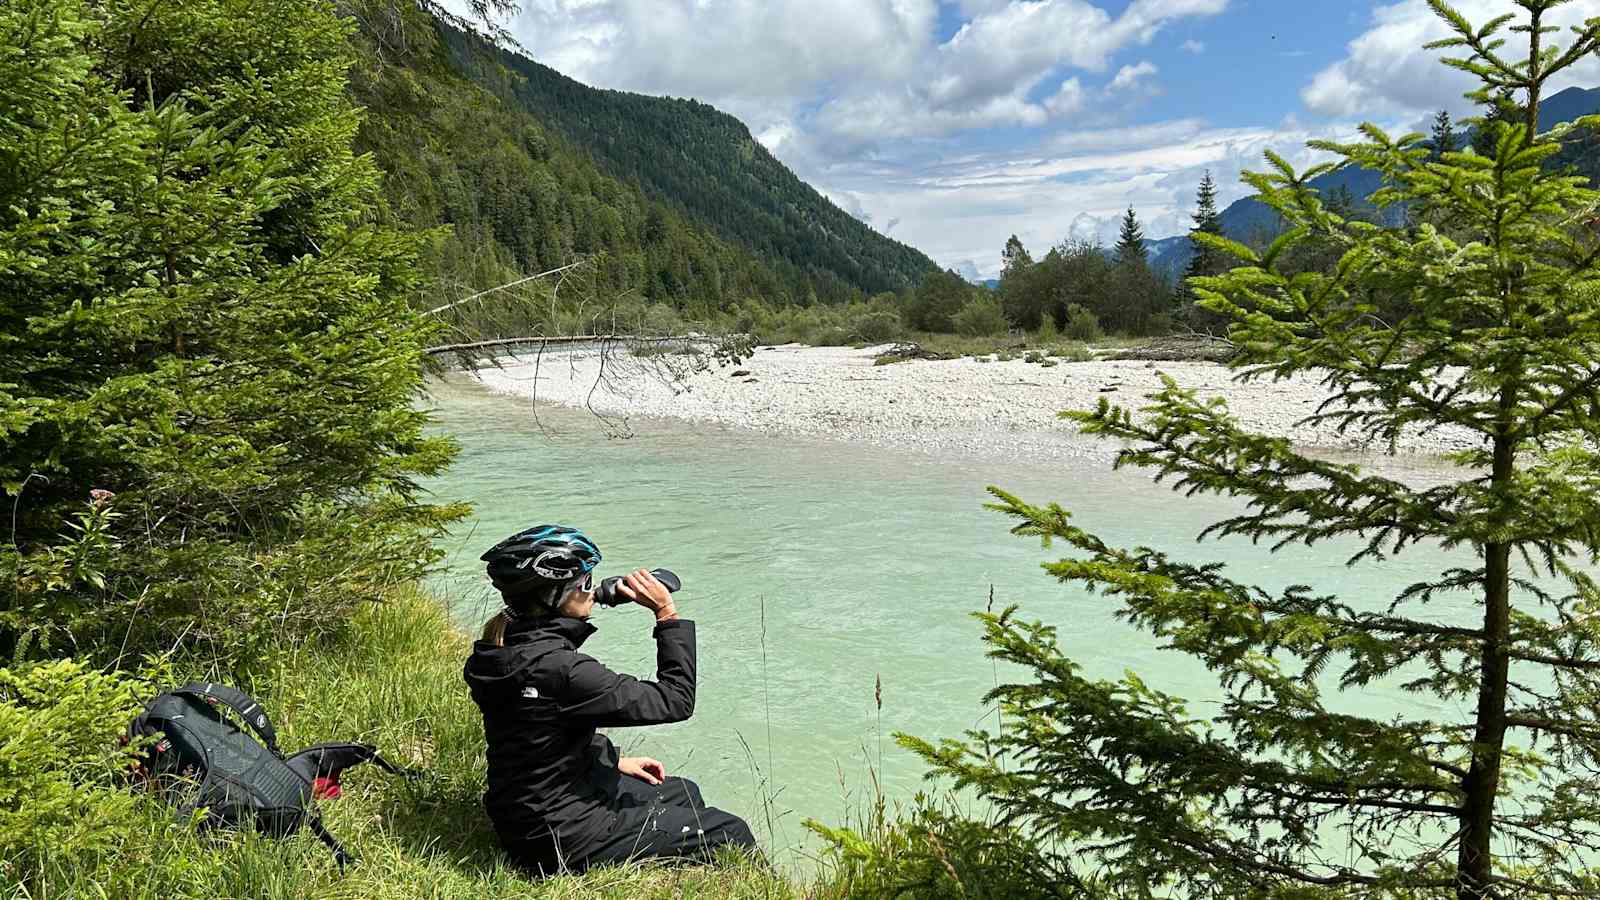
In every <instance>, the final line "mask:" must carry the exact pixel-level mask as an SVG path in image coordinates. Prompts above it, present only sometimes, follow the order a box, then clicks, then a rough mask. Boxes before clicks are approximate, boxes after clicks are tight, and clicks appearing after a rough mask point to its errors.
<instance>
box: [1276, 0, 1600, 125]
mask: <svg viewBox="0 0 1600 900" xmlns="http://www.w3.org/2000/svg"><path fill="white" fill-rule="evenodd" d="M1453 5H1454V7H1455V8H1456V9H1457V10H1459V11H1460V12H1461V14H1462V15H1464V16H1466V17H1467V20H1468V21H1470V22H1472V23H1473V24H1474V25H1475V26H1481V25H1482V24H1484V23H1486V22H1488V21H1489V20H1490V19H1492V18H1494V17H1496V16H1499V15H1503V14H1505V13H1516V14H1518V16H1517V21H1524V20H1525V18H1526V16H1525V14H1524V13H1522V11H1521V9H1520V8H1519V7H1518V6H1517V5H1516V4H1515V3H1514V2H1513V0H1457V2H1455V3H1454V4H1453ZM1594 12H1595V10H1594V8H1593V6H1592V5H1591V4H1590V3H1572V4H1568V5H1566V6H1561V7H1557V8H1556V9H1555V10H1554V11H1552V12H1551V13H1550V14H1549V15H1548V16H1547V17H1546V19H1545V21H1546V23H1547V24H1550V25H1555V26H1558V27H1559V28H1560V32H1559V33H1558V34H1556V35H1553V36H1552V39H1553V40H1557V41H1559V40H1561V38H1562V36H1564V35H1566V34H1567V27H1568V26H1570V25H1576V24H1579V23H1580V22H1582V21H1583V20H1584V19H1585V18H1586V17H1587V16H1591V15H1594ZM1448 36H1449V30H1448V28H1447V27H1446V25H1445V24H1444V23H1443V22H1442V21H1441V20H1440V19H1439V18H1438V16H1436V15H1435V14H1434V13H1433V11H1432V10H1431V9H1429V8H1428V5H1427V3H1426V2H1425V0H1402V2H1398V3H1393V4H1391V5H1388V6H1381V7H1379V8H1378V9H1376V10H1375V11H1374V12H1373V14H1372V22H1371V24H1370V26H1369V27H1368V29H1367V30H1366V31H1365V32H1363V33H1362V34H1361V35H1360V36H1359V37H1357V38H1356V39H1355V40H1353V41H1351V42H1350V43H1349V45H1348V47H1347V48H1346V56H1345V58H1344V59H1342V60H1340V61H1338V62H1336V63H1334V64H1333V65H1331V66H1328V67H1327V68H1325V69H1323V70H1322V71H1320V72H1318V73H1317V74H1316V76H1315V77H1314V78H1313V79H1312V80H1311V83H1310V84H1308V85H1306V87H1305V88H1304V89H1303V90H1302V91H1301V93H1300V97H1301V99H1302V100H1303V101H1304V102H1305V104H1306V106H1307V107H1308V108H1310V109H1311V110H1312V111H1313V112H1317V113H1321V114H1324V115H1330V116H1358V117H1363V118H1371V117H1376V116H1386V115H1400V114H1405V115H1410V116H1412V117H1415V116H1418V115H1421V114H1424V113H1427V112H1431V111H1433V110H1437V109H1441V108H1443V109H1449V110H1450V111H1451V112H1455V113H1462V112H1465V111H1467V109H1468V107H1469V106H1470V104H1469V103H1468V102H1467V101H1466V100H1464V99H1463V98H1462V96H1461V95H1462V94H1463V93H1465V92H1466V91H1467V90H1469V89H1471V88H1473V87H1474V86H1475V80H1474V79H1473V78H1472V77H1471V76H1469V75H1467V74H1465V73H1463V72H1460V71H1458V70H1456V69H1452V68H1449V67H1447V66H1444V65H1443V64H1441V63H1440V62H1439V58H1440V56H1441V55H1443V54H1441V53H1440V51H1437V50H1424V49H1423V45H1424V44H1426V43H1427V42H1429V41H1433V40H1437V39H1439V38H1443V37H1448ZM1505 36H1506V37H1507V38H1509V39H1510V40H1511V41H1513V42H1515V41H1516V40H1517V39H1518V38H1519V35H1516V34H1512V33H1509V32H1508V33H1506V34H1505ZM1451 55H1456V54H1451ZM1558 78H1560V81H1559V83H1557V84H1554V85H1553V90H1561V89H1562V88H1565V87H1570V86H1572V85H1574V84H1580V85H1583V86H1585V87H1592V86H1594V85H1595V84H1597V83H1600V60H1597V59H1595V58H1593V57H1591V58H1590V59H1588V60H1586V61H1585V62H1583V63H1581V64H1580V65H1578V66H1575V67H1574V68H1573V69H1570V70H1568V72H1567V73H1566V74H1565V75H1564V76H1558Z"/></svg>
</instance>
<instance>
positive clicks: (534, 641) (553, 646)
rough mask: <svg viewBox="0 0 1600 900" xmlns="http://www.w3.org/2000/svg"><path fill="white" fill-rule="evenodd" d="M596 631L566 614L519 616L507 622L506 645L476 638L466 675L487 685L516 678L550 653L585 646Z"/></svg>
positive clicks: (478, 682) (591, 626)
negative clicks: (529, 617) (532, 617)
mask: <svg viewBox="0 0 1600 900" xmlns="http://www.w3.org/2000/svg"><path fill="white" fill-rule="evenodd" d="M595 630H596V629H595V627H594V626H593V625H591V624H589V623H588V622H587V621H585V620H583V619H573V618H570V617H566V616H556V617H539V618H534V619H519V620H517V621H513V622H511V623H510V624H508V625H506V636H505V645H504V646H497V645H495V644H490V643H487V642H485V641H474V642H473V644H472V655H471V656H470V657H468V658H467V665H466V669H465V671H464V672H463V673H462V674H463V675H464V676H465V677H466V679H467V681H468V682H469V683H477V684H481V685H483V686H485V687H488V686H490V685H493V684H495V683H497V682H502V681H505V680H506V679H516V678H518V677H519V676H520V674H521V673H522V672H523V670H525V669H528V668H530V667H532V666H533V665H534V664H536V663H537V662H538V661H539V659H540V658H541V657H543V656H544V655H545V654H547V653H551V652H553V651H556V650H575V649H577V648H578V647H581V646H583V642H584V641H586V640H588V639H589V635H591V634H594V633H595Z"/></svg>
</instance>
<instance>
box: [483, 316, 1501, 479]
mask: <svg viewBox="0 0 1600 900" xmlns="http://www.w3.org/2000/svg"><path fill="white" fill-rule="evenodd" d="M884 349H885V348H884V347H868V348H864V349H855V348H850V347H805V346H799V345H784V346H779V347H762V348H760V349H758V350H757V351H756V353H755V355H754V356H753V357H752V358H750V359H748V360H746V361H745V362H744V363H743V364H741V365H739V366H737V367H733V366H730V367H725V368H720V369H719V368H717V367H715V366H713V367H711V368H709V369H707V370H705V371H701V372H689V371H688V370H687V363H686V358H685V357H672V356H662V357H651V358H643V359H640V358H634V357H632V356H629V355H628V354H627V353H626V351H623V350H621V349H618V348H615V347H613V348H612V349H610V351H609V352H607V353H601V352H600V351H599V350H597V349H595V348H592V347H589V348H577V349H571V350H563V351H560V352H546V353H545V354H543V356H541V357H540V358H538V359H537V360H535V359H533V358H531V357H520V358H515V359H503V360H501V361H500V366H499V367H498V368H485V369H482V370H480V371H478V372H477V373H476V377H477V378H478V380H479V381H480V382H482V384H483V385H484V386H485V387H487V388H488V389H489V390H491V391H495V392H499V393H504V394H509V395H514V396H519V397H525V398H529V399H531V400H533V401H534V402H535V403H537V404H558V405H561V406H569V407H576V408H586V409H590V410H592V411H594V412H596V413H599V414H601V415H604V416H607V417H613V418H629V417H636V416H644V417H660V418H671V419H679V420H684V421H689V422H696V423H704V424H714V425H718V426H725V427H731V428H742V429H754V430H756V431H761V432H767V433H774V434H800V435H808V436H820V437H825V438H830V439H840V440H847V441H855V442H864V443H869V444H875V445H882V446H892V447H902V448H910V449H921V450H927V451H932V452H936V453H960V454H971V455H976V456H980V457H984V458H992V459H1011V458H1018V459H1021V458H1033V459H1038V458H1041V457H1044V458H1066V457H1084V456H1101V455H1105V454H1108V453H1110V452H1112V451H1114V450H1115V445H1114V444H1109V443H1108V442H1106V441H1100V440H1094V439H1090V438H1085V437H1084V436H1082V435H1080V434H1078V433H1077V432H1076V430H1075V429H1074V427H1073V425H1072V423H1071V422H1066V421H1062V420H1060V419H1059V418H1058V417H1057V413H1059V412H1060V411H1062V410H1065V409H1092V408H1094V406H1095V405H1096V404H1097V403H1099V401H1100V399H1101V398H1102V397H1105V398H1108V399H1109V400H1110V401H1111V402H1113V403H1116V404H1119V405H1122V406H1126V407H1129V408H1132V409H1135V410H1137V409H1138V408H1140V407H1142V406H1145V405H1147V401H1146V399H1145V398H1146V397H1147V396H1148V395H1150V394H1151V393H1153V392H1155V391H1157V390H1159V389H1160V386H1161V381H1160V376H1161V374H1162V373H1165V374H1167V375H1169V376H1171V377H1172V378H1174V379H1175V380H1176V381H1177V382H1178V383H1179V385H1181V386H1183V387H1187V388H1193V389H1196V390H1197V391H1198V392H1199V394H1200V395H1201V396H1203V397H1205V396H1216V395H1220V396H1222V397H1224V398H1225V399H1226V400H1227V401H1228V406H1229V409H1230V410H1231V411H1232V413H1233V414H1234V415H1235V416H1237V417H1238V418H1239V419H1240V421H1241V422H1242V423H1243V424H1244V425H1245V426H1246V427H1249V428H1251V429H1254V430H1256V431H1258V432H1261V433H1266V434H1272V435H1281V436H1287V437H1289V438H1291V439H1292V440H1294V441H1295V442H1296V444H1298V445H1300V446H1303V447H1306V448H1317V449H1321V450H1327V451H1335V452H1354V453H1360V454H1366V453H1372V452H1382V451H1385V450H1386V448H1383V447H1366V446H1361V445H1360V444H1358V443H1356V442H1354V441H1352V440H1351V439H1350V438H1349V437H1348V436H1344V435H1340V434H1338V433H1337V432H1336V431H1335V430H1334V429H1333V428H1332V427H1331V426H1320V427H1314V426H1310V425H1306V424H1304V421H1303V420H1304V417H1305V416H1306V415H1308V414H1309V413H1311V412H1312V411H1313V410H1314V409H1315V408H1316V406H1317V404H1318V403H1320V402H1321V401H1322V400H1323V399H1325V398H1326V396H1327V392H1326V391H1325V390H1324V389H1323V388H1322V387H1321V386H1319V385H1318V384H1317V383H1316V380H1315V379H1314V378H1310V377H1300V378H1296V379H1293V380H1289V381H1279V382H1273V381H1270V380H1263V381H1256V382H1252V383H1249V384H1240V383H1237V382H1235V381H1234V380H1233V377H1234V373H1233V372H1231V371H1230V370H1229V369H1227V368H1226V367H1224V366H1221V365H1217V364H1214V363H1198V362H1158V363H1152V362H1133V361H1095V362H1078V363H1071V362H1062V363H1060V364H1059V365H1056V366H1053V367H1044V366H1040V365H1037V364H1034V363H1027V362H1023V361H1021V360H1012V361H1008V362H992V361H991V362H978V361H976V360H974V359H971V358H967V359H957V360H944V361H928V360H919V361H913V362H906V363H899V364H896V365H889V366H874V365H873V359H874V358H875V357H876V356H877V355H878V354H879V353H881V352H882V351H883V350H884ZM602 360H604V364H603V365H602ZM735 372H747V373H748V374H743V375H738V376H735V375H734V374H733V373H735ZM536 373H537V379H536V378H535V375H536ZM1471 441H1472V437H1471V436H1470V435H1469V434H1467V433H1465V432H1462V431H1436V432H1433V433H1430V434H1427V435H1413V436H1409V437H1408V438H1407V439H1406V440H1405V441H1403V442H1402V444H1401V446H1400V447H1399V448H1398V449H1399V451H1400V452H1401V453H1403V454H1412V455H1417V456H1433V455H1437V454H1440V453H1444V452H1448V451H1451V450H1458V449H1462V448H1465V447H1467V446H1470V444H1471ZM1396 462H1398V461H1396Z"/></svg>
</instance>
